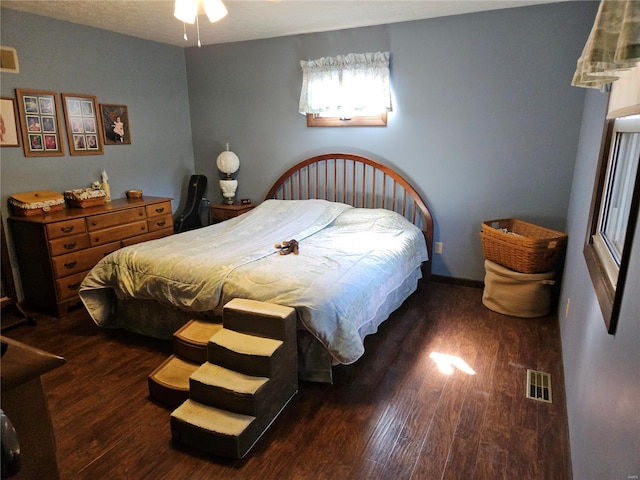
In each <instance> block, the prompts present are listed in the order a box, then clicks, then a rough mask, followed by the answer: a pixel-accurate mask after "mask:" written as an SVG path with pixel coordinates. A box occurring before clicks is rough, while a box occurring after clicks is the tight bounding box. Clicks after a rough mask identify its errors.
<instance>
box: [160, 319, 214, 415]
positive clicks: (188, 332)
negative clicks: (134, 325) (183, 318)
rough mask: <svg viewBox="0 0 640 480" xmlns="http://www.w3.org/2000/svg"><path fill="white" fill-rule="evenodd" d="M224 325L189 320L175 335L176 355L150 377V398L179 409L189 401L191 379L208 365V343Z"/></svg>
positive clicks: (163, 363)
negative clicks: (200, 367)
mask: <svg viewBox="0 0 640 480" xmlns="http://www.w3.org/2000/svg"><path fill="white" fill-rule="evenodd" d="M221 328H222V324H220V323H212V322H207V321H202V320H190V321H189V322H187V323H186V324H185V325H184V326H182V327H181V328H180V329H179V330H178V331H176V332H175V333H174V334H173V352H174V354H173V355H171V356H170V357H169V358H167V359H166V360H165V361H164V362H162V364H161V365H159V366H158V367H157V368H156V369H155V370H154V371H153V372H151V374H150V375H149V377H148V383H149V397H150V398H151V399H153V400H154V401H156V402H158V403H160V404H162V405H164V406H166V407H169V408H176V407H177V406H178V405H180V404H181V403H182V402H184V401H185V400H187V399H188V398H189V377H190V376H191V374H192V373H193V372H195V371H196V370H197V369H198V367H199V366H200V365H202V364H203V363H204V362H206V361H207V342H208V341H209V339H210V338H211V337H212V336H213V335H214V334H215V333H216V332H218V331H219V330H220V329H221Z"/></svg>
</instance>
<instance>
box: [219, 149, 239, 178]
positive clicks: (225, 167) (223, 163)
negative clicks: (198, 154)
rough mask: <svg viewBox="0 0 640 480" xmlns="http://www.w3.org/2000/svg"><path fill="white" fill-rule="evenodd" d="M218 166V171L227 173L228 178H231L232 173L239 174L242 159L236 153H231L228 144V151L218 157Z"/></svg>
mask: <svg viewBox="0 0 640 480" xmlns="http://www.w3.org/2000/svg"><path fill="white" fill-rule="evenodd" d="M216 165H217V167H218V170H220V171H221V172H222V173H226V174H227V176H231V174H232V173H235V172H237V171H238V168H240V159H239V158H238V156H237V155H236V154H235V153H233V152H231V151H229V144H228V143H227V150H226V151H224V152H222V153H221V154H220V155H218V158H217V159H216Z"/></svg>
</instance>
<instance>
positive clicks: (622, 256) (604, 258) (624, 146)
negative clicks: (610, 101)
mask: <svg viewBox="0 0 640 480" xmlns="http://www.w3.org/2000/svg"><path fill="white" fill-rule="evenodd" d="M600 157H601V158H600V166H599V176H598V180H597V181H596V185H595V187H594V199H593V202H592V215H591V224H590V226H589V231H588V237H587V242H586V245H585V248H584V254H585V258H586V260H587V266H588V268H589V274H590V276H591V279H592V281H593V284H594V286H595V289H596V295H597V297H598V301H599V303H600V307H601V309H602V313H603V315H604V320H605V324H606V326H607V330H608V332H609V333H611V334H613V333H615V327H616V323H617V316H618V313H619V308H620V301H621V298H622V291H623V289H624V279H625V274H626V271H627V269H628V257H629V250H630V249H631V243H632V240H633V239H632V237H633V232H634V231H635V225H636V220H637V218H638V203H639V202H640V187H639V183H640V175H639V173H638V162H639V161H640V115H633V116H628V117H621V118H616V119H613V120H609V121H608V122H607V125H606V128H605V135H604V139H603V143H602V148H601V153H600Z"/></svg>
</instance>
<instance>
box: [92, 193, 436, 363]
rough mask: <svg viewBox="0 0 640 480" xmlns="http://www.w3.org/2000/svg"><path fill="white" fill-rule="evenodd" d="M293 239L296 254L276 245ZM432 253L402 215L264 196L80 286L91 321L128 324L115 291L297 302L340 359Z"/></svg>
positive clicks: (305, 320)
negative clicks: (237, 213) (245, 209)
mask: <svg viewBox="0 0 640 480" xmlns="http://www.w3.org/2000/svg"><path fill="white" fill-rule="evenodd" d="M293 238H295V239H296V240H298V241H299V242H300V254H299V255H279V254H278V252H277V251H276V249H275V248H274V244H275V243H279V242H282V241H284V240H290V239H293ZM425 260H427V250H426V245H425V241H424V236H423V235H422V232H421V231H420V230H419V229H418V228H416V227H415V226H414V225H413V224H411V223H410V222H409V221H407V220H406V219H405V218H404V217H402V216H401V215H399V214H397V213H394V212H391V211H388V210H382V209H361V208H353V207H351V206H348V205H345V204H341V203H334V202H327V201H324V200H300V201H293V200H286V201H284V200H267V201H265V202H263V203H262V204H260V205H259V206H257V207H256V208H255V209H253V210H252V211H251V212H249V213H247V214H245V215H242V216H240V217H237V218H234V219H232V220H228V221H226V222H222V223H220V224H217V225H212V226H209V227H205V228H201V229H198V230H193V231H190V232H185V233H181V234H178V235H173V236H170V237H166V238H162V239H159V240H154V241H151V242H145V243H142V244H138V245H133V246H131V247H126V248H123V249H120V250H118V251H116V252H114V253H112V254H111V255H109V256H107V257H105V258H104V259H102V260H101V261H100V262H99V263H98V264H97V265H96V266H95V267H94V268H93V269H92V270H91V272H90V273H89V274H88V275H87V277H86V278H85V280H84V281H83V283H82V286H81V287H80V298H81V299H82V301H83V302H84V304H85V306H86V307H87V309H88V311H89V313H90V314H91V316H92V318H93V319H94V321H95V322H96V323H97V324H98V325H100V326H104V327H125V328H126V327H127V326H126V325H121V324H119V321H118V319H117V315H115V314H114V304H115V297H116V296H119V297H125V298H126V297H131V298H141V299H153V300H156V301H158V302H163V303H165V304H170V305H173V306H174V307H178V308H180V309H184V310H188V311H196V312H206V311H212V310H214V309H215V308H216V307H219V306H220V303H221V301H222V302H224V301H227V300H228V299H231V298H234V297H241V298H251V299H255V300H261V301H268V302H272V303H277V304H281V305H287V306H291V307H294V308H295V309H296V310H297V312H298V316H299V319H300V321H301V323H302V324H303V325H304V327H305V328H306V329H307V330H309V332H311V333H312V335H313V336H315V337H316V338H317V339H318V340H319V341H320V342H321V343H322V344H323V345H324V346H325V347H326V348H327V350H328V351H329V353H330V354H331V355H332V357H333V358H334V359H335V360H336V361H337V362H339V363H343V364H349V363H353V362H354V361H356V360H357V359H358V358H359V357H360V356H361V355H362V354H363V353H364V345H363V341H364V337H365V336H366V335H368V334H370V333H373V332H375V331H376V330H377V327H378V324H379V323H380V320H379V319H378V318H377V316H376V312H377V311H378V309H379V308H380V306H381V305H383V304H384V302H385V300H386V298H387V296H388V295H389V293H390V292H394V291H396V290H397V289H398V288H399V287H400V286H401V285H402V284H403V282H404V281H405V279H407V278H409V277H410V275H412V274H414V275H415V270H416V268H418V267H419V266H420V264H421V263H422V262H423V261H425Z"/></svg>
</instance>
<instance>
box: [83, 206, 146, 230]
mask: <svg viewBox="0 0 640 480" xmlns="http://www.w3.org/2000/svg"><path fill="white" fill-rule="evenodd" d="M144 218H146V217H145V213H144V207H138V208H129V209H127V210H122V211H120V212H112V213H103V214H102V215H93V216H91V217H87V229H88V230H89V231H90V232H93V231H95V230H101V229H103V228H108V227H113V226H115V225H122V224H123V223H130V222H135V221H136V220H142V219H144Z"/></svg>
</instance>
